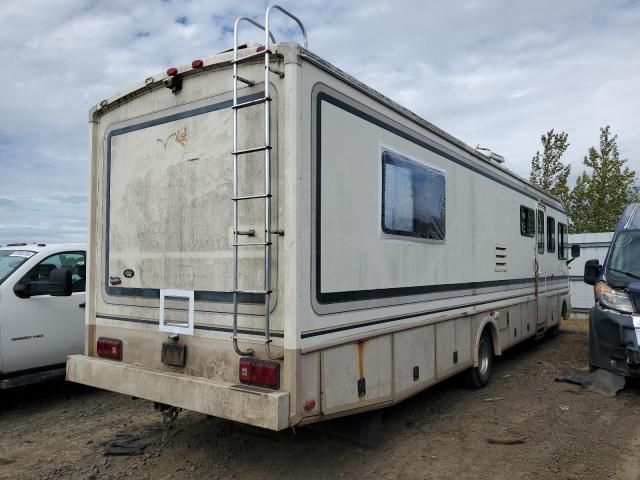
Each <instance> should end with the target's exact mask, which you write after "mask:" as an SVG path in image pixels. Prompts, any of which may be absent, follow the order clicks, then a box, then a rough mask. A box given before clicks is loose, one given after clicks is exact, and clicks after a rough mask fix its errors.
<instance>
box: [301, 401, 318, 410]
mask: <svg viewBox="0 0 640 480" xmlns="http://www.w3.org/2000/svg"><path fill="white" fill-rule="evenodd" d="M314 408H316V401H315V400H313V399H311V400H307V401H306V402H304V409H305V410H306V411H307V412H310V411H311V410H313V409H314Z"/></svg>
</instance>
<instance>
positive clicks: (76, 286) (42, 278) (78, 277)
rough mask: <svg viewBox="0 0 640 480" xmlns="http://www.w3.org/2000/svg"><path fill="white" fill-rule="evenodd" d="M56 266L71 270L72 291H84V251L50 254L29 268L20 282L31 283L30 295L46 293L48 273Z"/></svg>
mask: <svg viewBox="0 0 640 480" xmlns="http://www.w3.org/2000/svg"><path fill="white" fill-rule="evenodd" d="M56 268H66V269H69V270H71V279H72V291H73V292H84V289H85V283H86V266H85V253H84V252H63V253H56V254H55V255H51V256H50V257H47V258H45V259H44V260H42V261H41V262H40V263H38V264H37V265H36V266H35V267H33V268H32V269H31V270H29V273H27V274H26V275H25V276H24V277H23V278H22V280H21V282H22V283H28V284H30V285H31V288H30V294H31V296H34V295H46V294H47V293H48V290H49V274H50V273H51V271H52V270H54V269H56Z"/></svg>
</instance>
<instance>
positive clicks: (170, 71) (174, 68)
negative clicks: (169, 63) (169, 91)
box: [167, 67, 178, 77]
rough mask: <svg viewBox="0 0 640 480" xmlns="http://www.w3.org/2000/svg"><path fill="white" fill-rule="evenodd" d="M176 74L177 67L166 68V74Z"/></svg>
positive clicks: (171, 75)
mask: <svg viewBox="0 0 640 480" xmlns="http://www.w3.org/2000/svg"><path fill="white" fill-rule="evenodd" d="M177 74H178V69H177V68H176V67H171V68H168V69H167V75H168V76H170V77H173V76H175V75H177Z"/></svg>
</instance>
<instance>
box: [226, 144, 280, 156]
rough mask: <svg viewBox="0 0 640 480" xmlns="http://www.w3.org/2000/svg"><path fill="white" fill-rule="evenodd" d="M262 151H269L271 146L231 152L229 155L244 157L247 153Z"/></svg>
mask: <svg viewBox="0 0 640 480" xmlns="http://www.w3.org/2000/svg"><path fill="white" fill-rule="evenodd" d="M264 150H271V146H269V145H265V146H264V147H253V148H246V149H244V150H236V151H235V152H231V155H246V154H247V153H253V152H262V151H264Z"/></svg>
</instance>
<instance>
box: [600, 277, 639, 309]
mask: <svg viewBox="0 0 640 480" xmlns="http://www.w3.org/2000/svg"><path fill="white" fill-rule="evenodd" d="M595 294H596V300H597V301H599V302H600V303H601V304H602V305H604V306H605V307H607V308H612V309H613V310H617V311H619V312H622V313H633V304H632V303H631V299H630V298H629V295H628V294H627V293H626V292H621V291H620V290H614V289H613V288H611V287H610V286H609V285H607V284H606V283H604V282H598V283H596V286H595Z"/></svg>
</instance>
